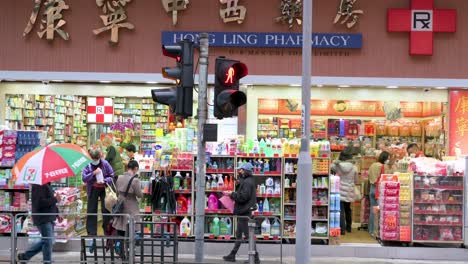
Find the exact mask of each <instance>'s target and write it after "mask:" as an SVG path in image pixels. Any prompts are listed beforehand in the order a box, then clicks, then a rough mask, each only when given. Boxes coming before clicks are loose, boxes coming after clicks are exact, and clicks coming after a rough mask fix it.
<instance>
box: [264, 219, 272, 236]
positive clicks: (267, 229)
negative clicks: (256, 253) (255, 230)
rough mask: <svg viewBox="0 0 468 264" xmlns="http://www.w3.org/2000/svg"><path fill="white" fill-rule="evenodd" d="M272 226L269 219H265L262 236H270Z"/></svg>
mask: <svg viewBox="0 0 468 264" xmlns="http://www.w3.org/2000/svg"><path fill="white" fill-rule="evenodd" d="M270 233H271V224H270V220H269V219H268V218H265V220H263V222H262V236H270Z"/></svg>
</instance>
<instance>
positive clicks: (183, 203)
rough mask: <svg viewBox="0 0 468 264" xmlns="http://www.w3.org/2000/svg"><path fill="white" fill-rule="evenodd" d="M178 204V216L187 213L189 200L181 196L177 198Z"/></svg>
mask: <svg viewBox="0 0 468 264" xmlns="http://www.w3.org/2000/svg"><path fill="white" fill-rule="evenodd" d="M176 204H177V205H176V212H177V213H178V214H183V213H187V208H188V201H187V198H185V197H184V196H183V195H179V197H177V202H176Z"/></svg>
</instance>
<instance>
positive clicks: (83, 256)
mask: <svg viewBox="0 0 468 264" xmlns="http://www.w3.org/2000/svg"><path fill="white" fill-rule="evenodd" d="M51 215H53V216H56V215H57V214H50V213H37V214H17V215H15V217H14V223H17V221H18V220H19V219H20V218H27V217H29V218H31V217H32V216H51ZM89 215H95V216H96V217H97V216H98V215H102V216H112V217H115V216H125V217H127V219H128V220H129V221H128V224H129V227H133V225H134V224H133V218H132V217H131V216H130V215H129V214H98V213H96V214H79V213H70V214H67V215H66V216H67V217H81V216H89ZM127 234H128V235H126V236H97V235H96V236H78V235H77V236H70V237H67V238H66V239H67V241H79V242H80V245H81V250H80V259H79V260H75V259H70V257H68V258H65V259H63V260H61V259H57V258H54V257H53V256H52V260H51V262H50V263H96V264H97V263H123V264H126V263H128V264H133V263H134V262H133V260H134V258H133V257H132V255H131V254H130V255H129V256H128V258H122V253H123V252H120V253H121V254H117V252H116V248H115V242H116V241H132V240H133V237H132V233H130V230H129V232H127ZM18 239H19V237H18V235H17V230H16V224H14V225H12V237H11V248H12V250H11V259H10V263H12V264H15V263H17V261H16V258H17V255H18V253H19V251H20V249H19V247H18ZM26 239H31V238H28V237H26ZM33 239H34V238H33ZM37 239H40V240H42V241H44V240H56V237H55V235H54V236H52V237H42V236H41V237H40V238H39V237H38V238H37ZM89 241H92V242H93V243H92V245H91V246H86V242H89ZM99 242H101V244H100V245H99ZM52 244H54V242H52ZM87 249H89V250H90V255H89V256H88V255H87V253H86V252H87ZM41 251H42V250H41ZM28 263H45V262H44V261H42V260H40V261H35V260H28Z"/></svg>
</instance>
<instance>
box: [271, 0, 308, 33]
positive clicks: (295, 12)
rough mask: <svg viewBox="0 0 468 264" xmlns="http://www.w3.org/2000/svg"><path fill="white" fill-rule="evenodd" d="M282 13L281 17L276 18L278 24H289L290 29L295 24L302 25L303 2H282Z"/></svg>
mask: <svg viewBox="0 0 468 264" xmlns="http://www.w3.org/2000/svg"><path fill="white" fill-rule="evenodd" d="M280 12H281V15H280V16H279V17H277V18H275V21H276V22H281V23H283V24H285V23H287V24H288V27H289V28H290V29H291V28H292V27H293V26H294V22H296V23H297V24H298V25H299V26H300V25H302V0H282V1H281V5H280Z"/></svg>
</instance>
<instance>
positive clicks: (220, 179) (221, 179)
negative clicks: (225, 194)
mask: <svg viewBox="0 0 468 264" xmlns="http://www.w3.org/2000/svg"><path fill="white" fill-rule="evenodd" d="M218 189H220V190H224V189H225V186H224V180H223V175H222V174H218Z"/></svg>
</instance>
